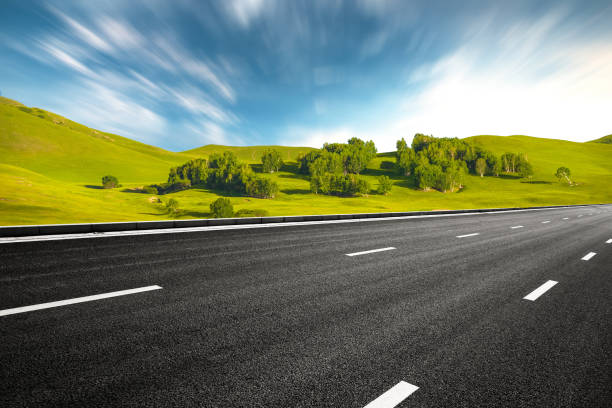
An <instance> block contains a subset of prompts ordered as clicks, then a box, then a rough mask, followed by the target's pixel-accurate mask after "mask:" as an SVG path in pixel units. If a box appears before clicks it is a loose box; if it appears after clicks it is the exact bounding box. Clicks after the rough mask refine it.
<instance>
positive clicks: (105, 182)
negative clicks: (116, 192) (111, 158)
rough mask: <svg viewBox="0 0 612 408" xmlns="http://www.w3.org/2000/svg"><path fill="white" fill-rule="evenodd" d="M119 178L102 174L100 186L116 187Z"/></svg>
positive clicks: (118, 185)
mask: <svg viewBox="0 0 612 408" xmlns="http://www.w3.org/2000/svg"><path fill="white" fill-rule="evenodd" d="M120 186H121V185H120V184H119V180H117V177H115V176H104V177H102V187H104V188H116V187H120Z"/></svg>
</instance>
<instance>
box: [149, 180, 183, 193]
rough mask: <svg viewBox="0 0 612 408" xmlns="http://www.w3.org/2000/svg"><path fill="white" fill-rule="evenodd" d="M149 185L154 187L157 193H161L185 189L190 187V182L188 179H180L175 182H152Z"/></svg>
mask: <svg viewBox="0 0 612 408" xmlns="http://www.w3.org/2000/svg"><path fill="white" fill-rule="evenodd" d="M149 187H153V188H155V189H156V190H157V194H162V195H163V194H170V193H176V192H177V191H183V190H187V189H188V188H190V187H191V182H190V181H189V180H181V181H177V182H175V183H164V184H153V185H151V186H149Z"/></svg>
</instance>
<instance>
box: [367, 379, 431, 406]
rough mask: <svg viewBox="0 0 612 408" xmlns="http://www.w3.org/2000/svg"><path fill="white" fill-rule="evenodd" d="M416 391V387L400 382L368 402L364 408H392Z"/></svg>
mask: <svg viewBox="0 0 612 408" xmlns="http://www.w3.org/2000/svg"><path fill="white" fill-rule="evenodd" d="M418 389H419V387H417V386H416V385H412V384H409V383H407V382H405V381H400V382H399V383H397V384H396V385H394V386H393V387H392V388H391V389H389V390H388V391H387V392H385V393H384V394H382V395H381V396H380V397H378V398H376V399H375V400H374V401H372V402H370V403H369V404H368V405H366V406H365V407H364V408H393V407H395V406H397V405H398V404H399V403H400V402H402V401H403V400H405V399H406V398H408V397H409V396H410V394H412V393H413V392H415V391H416V390H418Z"/></svg>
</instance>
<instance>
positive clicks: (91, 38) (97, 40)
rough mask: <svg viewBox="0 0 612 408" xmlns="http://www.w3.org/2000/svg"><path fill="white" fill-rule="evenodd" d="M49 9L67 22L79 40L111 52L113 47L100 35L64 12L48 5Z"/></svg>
mask: <svg viewBox="0 0 612 408" xmlns="http://www.w3.org/2000/svg"><path fill="white" fill-rule="evenodd" d="M49 9H50V10H51V11H52V12H53V13H54V14H56V15H57V16H58V17H60V18H61V19H62V20H64V21H65V22H66V24H68V25H69V26H70V27H71V28H72V30H73V31H74V33H75V34H76V35H77V38H79V39H80V40H82V41H85V42H86V43H88V44H89V45H91V46H92V47H94V48H97V49H99V50H100V51H104V52H111V51H112V50H113V48H112V47H111V46H110V45H109V44H108V43H107V42H106V41H104V40H103V39H102V38H101V37H100V36H98V35H97V34H95V33H94V32H93V31H91V30H90V29H88V28H86V27H85V26H83V25H82V24H81V23H79V22H78V21H76V20H75V19H73V18H71V17H69V16H67V15H66V14H64V13H62V12H61V11H59V10H57V9H55V8H53V7H49Z"/></svg>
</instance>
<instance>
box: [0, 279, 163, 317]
mask: <svg viewBox="0 0 612 408" xmlns="http://www.w3.org/2000/svg"><path fill="white" fill-rule="evenodd" d="M158 289H162V287H161V286H157V285H152V286H145V287H142V288H136V289H127V290H120V291H117V292H109V293H101V294H99V295H92V296H84V297H78V298H74V299H66V300H59V301H57V302H49V303H40V304H38V305H32V306H23V307H15V308H13V309H5V310H0V316H8V315H12V314H17V313H25V312H32V311H34V310H41V309H50V308H52V307H59V306H66V305H73V304H75V303H83V302H91V301H92V300H100V299H106V298H111V297H116V296H124V295H131V294H134V293H140V292H148V291H150V290H158Z"/></svg>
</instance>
